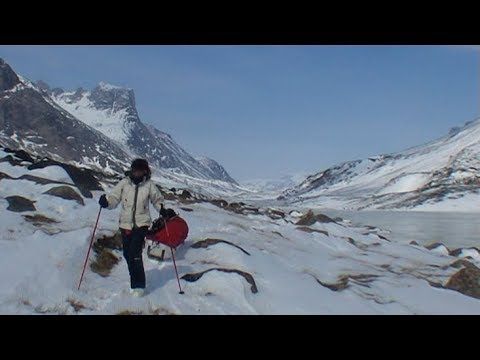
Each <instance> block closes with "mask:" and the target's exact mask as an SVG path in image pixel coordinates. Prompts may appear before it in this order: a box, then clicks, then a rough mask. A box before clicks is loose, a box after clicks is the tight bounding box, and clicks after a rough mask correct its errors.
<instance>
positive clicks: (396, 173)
mask: <svg viewBox="0 0 480 360" xmlns="http://www.w3.org/2000/svg"><path fill="white" fill-rule="evenodd" d="M479 185H480V119H477V120H475V121H470V122H467V123H466V124H465V125H464V126H463V127H456V128H453V129H451V130H450V132H449V134H448V135H446V136H444V137H442V138H440V139H438V140H435V141H432V142H430V143H427V144H425V145H421V146H417V147H414V148H410V149H408V150H406V151H402V152H399V153H393V154H385V155H379V156H375V157H370V158H368V159H362V160H355V161H349V162H345V163H342V164H339V165H337V166H333V167H331V168H329V169H326V170H324V171H321V172H319V173H317V174H314V175H311V176H309V177H308V178H307V179H306V180H305V181H303V182H302V183H301V184H299V185H298V186H295V187H292V188H290V189H287V190H286V191H284V192H283V193H282V195H281V196H280V197H279V199H280V200H282V201H286V202H288V203H291V204H293V203H302V204H305V205H318V206H326V207H328V206H332V207H341V208H344V209H367V208H370V209H413V208H415V209H417V210H426V209H429V210H435V209H445V210H448V209H451V208H452V206H453V208H458V209H460V210H461V206H460V205H459V204H462V203H464V202H465V203H471V202H472V200H473V199H475V198H476V197H477V196H478V195H477V194H478V186H479ZM447 204H448V206H447ZM455 204H456V205H455ZM450 205H452V206H450Z"/></svg>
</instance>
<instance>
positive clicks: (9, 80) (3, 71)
mask: <svg viewBox="0 0 480 360" xmlns="http://www.w3.org/2000/svg"><path fill="white" fill-rule="evenodd" d="M19 83H20V79H19V78H18V76H17V74H15V71H13V70H12V68H11V67H10V66H9V65H8V64H7V63H6V62H5V61H4V60H3V59H2V58H0V92H3V91H5V90H10V89H12V88H13V87H15V85H17V84H19Z"/></svg>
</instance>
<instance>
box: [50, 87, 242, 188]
mask: <svg viewBox="0 0 480 360" xmlns="http://www.w3.org/2000/svg"><path fill="white" fill-rule="evenodd" d="M47 91H48V90H47ZM49 94H50V95H51V97H52V99H53V101H54V102H55V103H56V104H57V105H58V106H60V107H62V108H63V109H65V110H66V111H68V112H69V113H71V114H73V115H74V116H75V117H76V118H78V119H79V120H81V121H83V122H84V123H85V124H87V125H89V126H91V127H93V128H94V129H97V130H98V131H100V132H102V133H103V134H104V135H105V136H108V137H109V138H110V139H112V140H114V141H115V142H117V143H118V144H119V145H120V146H122V148H123V149H124V151H125V152H128V153H130V154H131V155H132V156H142V157H144V158H146V159H147V160H148V161H149V162H150V163H151V164H152V165H153V166H155V167H157V168H159V169H169V170H170V171H172V172H174V173H177V174H185V175H189V176H192V177H196V178H200V179H208V180H222V181H226V182H230V183H232V184H236V182H235V180H233V179H232V178H231V177H230V176H229V175H228V173H227V172H226V171H225V169H224V168H223V167H221V166H220V165H218V164H216V163H215V164H216V167H214V168H210V167H209V166H206V165H204V163H203V162H199V161H197V160H196V159H194V158H193V157H192V156H191V155H190V154H188V153H187V152H186V151H185V150H184V149H183V148H182V147H181V146H180V145H178V144H177V143H176V142H175V141H174V140H173V139H172V137H171V136H170V135H168V134H166V133H164V132H162V131H160V130H158V129H157V128H155V127H154V126H152V125H149V124H144V123H143V122H142V121H141V120H140V117H139V116H138V112H137V109H136V105H135V94H134V92H133V90H132V89H127V88H122V87H118V86H114V85H110V84H107V83H104V82H101V83H99V84H98V85H97V86H96V87H95V88H94V89H93V90H92V91H88V90H86V89H83V88H79V89H77V90H76V91H71V92H68V91H64V90H62V89H54V90H51V91H49Z"/></svg>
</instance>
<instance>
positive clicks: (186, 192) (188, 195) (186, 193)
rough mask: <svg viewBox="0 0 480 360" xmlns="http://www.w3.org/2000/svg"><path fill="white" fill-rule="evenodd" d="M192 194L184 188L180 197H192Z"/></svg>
mask: <svg viewBox="0 0 480 360" xmlns="http://www.w3.org/2000/svg"><path fill="white" fill-rule="evenodd" d="M191 198H192V194H191V193H190V191H188V190H183V191H182V193H181V194H180V199H191Z"/></svg>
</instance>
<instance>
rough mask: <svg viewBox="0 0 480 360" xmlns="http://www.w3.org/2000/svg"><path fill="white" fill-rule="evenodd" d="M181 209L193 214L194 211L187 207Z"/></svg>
mask: <svg viewBox="0 0 480 360" xmlns="http://www.w3.org/2000/svg"><path fill="white" fill-rule="evenodd" d="M180 209H182V210H183V211H187V212H192V211H193V209H190V208H186V207H181V208H180Z"/></svg>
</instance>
